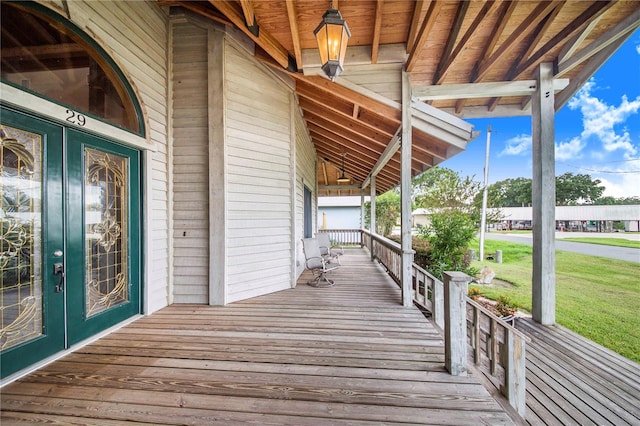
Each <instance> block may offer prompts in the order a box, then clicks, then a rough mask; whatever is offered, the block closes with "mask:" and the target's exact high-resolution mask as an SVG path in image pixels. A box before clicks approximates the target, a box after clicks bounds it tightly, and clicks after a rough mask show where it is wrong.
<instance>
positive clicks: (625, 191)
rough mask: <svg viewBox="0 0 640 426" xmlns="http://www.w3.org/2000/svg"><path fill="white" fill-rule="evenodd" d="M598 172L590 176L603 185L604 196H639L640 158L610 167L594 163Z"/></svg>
mask: <svg viewBox="0 0 640 426" xmlns="http://www.w3.org/2000/svg"><path fill="white" fill-rule="evenodd" d="M595 167H599V170H600V171H599V172H596V173H594V174H592V178H594V179H596V178H597V179H600V180H601V183H600V184H601V185H602V186H604V187H605V191H604V194H603V195H605V196H611V197H616V198H620V197H640V158H638V159H634V160H630V161H623V162H619V163H616V164H615V166H613V167H610V166H606V165H602V166H599V165H595Z"/></svg>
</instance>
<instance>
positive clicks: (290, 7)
mask: <svg viewBox="0 0 640 426" xmlns="http://www.w3.org/2000/svg"><path fill="white" fill-rule="evenodd" d="M286 4H287V17H288V18H289V28H290V30H291V39H292V40H293V52H294V55H295V57H296V63H297V64H298V68H301V69H302V68H303V67H304V64H303V63H302V47H301V46H300V30H299V29H298V16H297V14H296V2H295V0H286Z"/></svg>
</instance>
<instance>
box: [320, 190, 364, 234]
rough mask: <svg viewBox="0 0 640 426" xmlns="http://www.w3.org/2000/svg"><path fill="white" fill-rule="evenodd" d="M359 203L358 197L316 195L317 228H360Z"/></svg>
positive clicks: (361, 224) (361, 225)
mask: <svg viewBox="0 0 640 426" xmlns="http://www.w3.org/2000/svg"><path fill="white" fill-rule="evenodd" d="M366 199H367V200H368V197H366ZM360 205H361V199H360V197H318V229H360V228H362V227H363V226H364V224H363V223H362V220H361V217H360V216H361V207H360Z"/></svg>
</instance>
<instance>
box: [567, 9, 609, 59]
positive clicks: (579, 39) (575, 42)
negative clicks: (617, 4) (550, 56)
mask: <svg viewBox="0 0 640 426" xmlns="http://www.w3.org/2000/svg"><path fill="white" fill-rule="evenodd" d="M601 19H602V15H600V16H598V17H597V18H596V19H594V20H593V21H591V22H590V23H589V25H587V26H586V27H585V28H584V29H583V30H582V31H580V32H579V33H578V34H576V35H575V36H573V38H572V39H571V40H569V41H567V43H566V44H565V45H564V47H563V48H562V49H561V50H560V53H558V63H562V62H564V61H566V60H567V59H569V58H570V57H572V56H573V54H574V53H576V50H578V48H580V45H581V44H582V43H583V42H584V41H585V40H586V38H587V37H589V34H591V32H592V31H593V30H594V29H595V28H596V27H597V26H598V23H599V22H600V20H601Z"/></svg>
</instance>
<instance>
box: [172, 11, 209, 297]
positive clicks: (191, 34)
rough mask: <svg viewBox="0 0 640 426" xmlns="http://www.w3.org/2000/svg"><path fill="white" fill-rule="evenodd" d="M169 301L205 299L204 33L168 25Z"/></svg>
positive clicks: (181, 25) (187, 26) (184, 24)
mask: <svg viewBox="0 0 640 426" xmlns="http://www.w3.org/2000/svg"><path fill="white" fill-rule="evenodd" d="M171 31H172V46H171V61H172V65H173V70H172V75H171V85H172V86H171V87H172V100H171V104H172V109H171V111H172V128H173V147H172V162H173V173H172V178H173V259H172V260H173V276H174V278H173V279H174V281H173V301H174V302H175V303H207V302H208V300H209V298H208V287H209V240H208V237H209V202H208V200H209V194H208V191H209V165H208V159H209V155H208V120H207V118H208V97H207V69H208V60H207V59H208V58H207V41H208V31H207V30H206V29H203V28H199V27H196V26H194V25H192V24H191V23H188V22H184V21H183V22H175V23H172V25H171Z"/></svg>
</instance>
